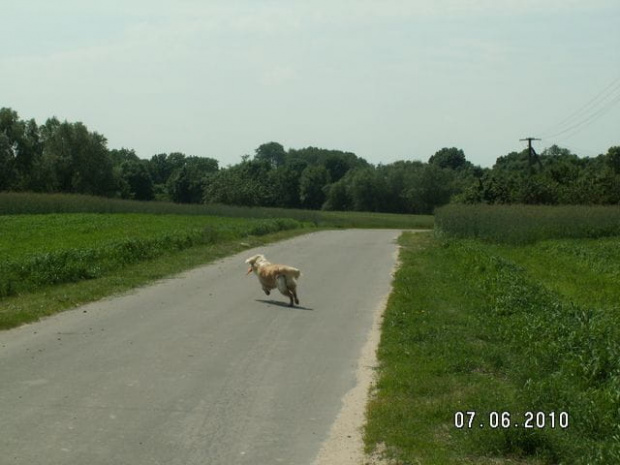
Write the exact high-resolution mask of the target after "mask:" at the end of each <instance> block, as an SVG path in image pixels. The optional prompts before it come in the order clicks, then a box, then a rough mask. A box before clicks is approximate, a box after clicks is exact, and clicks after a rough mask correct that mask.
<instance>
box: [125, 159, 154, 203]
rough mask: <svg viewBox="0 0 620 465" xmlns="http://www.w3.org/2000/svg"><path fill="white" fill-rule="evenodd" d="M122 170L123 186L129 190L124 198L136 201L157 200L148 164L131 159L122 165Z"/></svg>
mask: <svg viewBox="0 0 620 465" xmlns="http://www.w3.org/2000/svg"><path fill="white" fill-rule="evenodd" d="M120 170H121V179H122V181H123V185H124V186H126V189H127V190H126V191H125V192H124V193H123V194H122V197H124V198H130V199H135V200H153V199H154V198H155V193H154V189H153V180H152V179H151V175H150V173H149V170H148V168H147V165H146V162H144V161H142V160H132V159H129V160H126V161H124V162H122V163H121V165H120Z"/></svg>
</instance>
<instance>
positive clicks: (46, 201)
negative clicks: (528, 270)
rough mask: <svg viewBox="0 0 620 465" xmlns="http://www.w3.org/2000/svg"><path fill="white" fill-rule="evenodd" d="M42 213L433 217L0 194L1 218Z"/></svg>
mask: <svg viewBox="0 0 620 465" xmlns="http://www.w3.org/2000/svg"><path fill="white" fill-rule="evenodd" d="M41 213H147V214H156V215H162V214H168V215H185V216H191V215H197V216H205V215H206V216H218V217H227V218H257V219H274V218H290V219H293V220H297V221H300V222H307V223H313V224H314V225H315V226H318V227H327V228H396V229H419V228H422V229H432V228H433V216H432V215H403V214H394V213H368V212H333V211H317V210H296V209H290V208H263V207H236V206H230V205H198V204H192V205H188V204H175V203H168V202H139V201H135V200H120V199H108V198H102V197H92V196H87V195H70V194H34V193H17V192H4V193H0V216H1V215H18V214H41Z"/></svg>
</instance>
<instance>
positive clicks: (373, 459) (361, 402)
mask: <svg viewBox="0 0 620 465" xmlns="http://www.w3.org/2000/svg"><path fill="white" fill-rule="evenodd" d="M401 234H402V232H401ZM399 237H400V235H399ZM396 240H398V239H396ZM393 254H394V258H395V260H394V266H393V267H392V270H391V272H390V274H391V276H392V281H393V279H394V276H395V274H396V271H397V270H398V268H399V267H400V259H399V257H400V246H399V245H398V243H397V246H396V250H395V251H394V253H393ZM391 294H392V285H391V283H390V290H389V291H388V292H387V293H386V294H385V295H384V296H383V297H382V298H381V300H380V302H379V304H378V305H377V307H376V308H375V310H374V312H373V321H372V326H371V328H370V330H369V331H368V336H367V338H366V342H365V343H364V346H363V347H362V350H361V352H360V358H359V360H358V365H357V370H356V384H355V386H354V387H353V388H352V389H351V390H349V392H347V393H346V394H345V396H344V397H343V398H342V408H341V409H340V412H339V413H338V416H337V417H336V420H335V421H334V423H333V424H332V427H331V429H330V431H329V436H328V438H327V439H326V440H325V442H323V444H322V445H321V450H320V451H319V453H318V455H317V457H316V459H315V460H314V462H312V465H332V464H334V463H337V464H339V465H361V464H364V465H381V464H382V463H385V462H382V461H381V460H380V458H379V457H378V456H377V454H373V456H368V455H366V453H365V452H364V439H363V434H364V431H363V429H364V425H365V424H366V406H367V405H368V401H369V400H370V396H371V390H372V387H373V385H374V384H375V382H376V379H377V372H376V370H377V368H378V366H379V360H378V358H377V349H378V348H379V342H380V341H381V328H382V325H383V314H384V312H385V310H386V308H387V304H388V300H389V298H390V295H391Z"/></svg>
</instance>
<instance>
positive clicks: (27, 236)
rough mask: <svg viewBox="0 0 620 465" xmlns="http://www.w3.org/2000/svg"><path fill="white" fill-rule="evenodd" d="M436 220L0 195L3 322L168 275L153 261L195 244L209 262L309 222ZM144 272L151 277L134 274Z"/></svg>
mask: <svg viewBox="0 0 620 465" xmlns="http://www.w3.org/2000/svg"><path fill="white" fill-rule="evenodd" d="M432 225H433V218H432V217H431V216H414V215H393V214H380V213H363V212H317V211H308V210H285V209H273V208H271V209H267V208H242V207H229V206H224V205H178V204H172V203H162V202H137V201H127V200H118V199H107V198H101V197H90V196H82V195H66V194H53V195H50V194H32V193H0V257H2V260H1V261H0V329H1V328H11V327H14V326H17V325H19V324H23V323H26V322H30V321H34V320H36V319H37V318H40V317H41V316H43V315H50V314H53V313H54V312H57V311H60V310H62V309H66V308H70V307H72V306H75V305H77V304H79V303H83V302H87V301H91V300H93V299H95V298H100V297H103V296H105V295H108V294H110V293H113V292H117V291H118V290H119V289H120V290H123V289H127V288H128V285H129V284H130V283H134V282H136V283H144V282H148V279H156V278H157V277H161V276H164V275H165V274H164V271H161V272H156V273H155V274H153V272H152V271H151V270H153V263H154V262H155V261H161V260H163V262H162V263H174V262H175V261H176V260H177V259H178V258H179V257H182V256H185V254H186V251H190V256H191V257H193V253H194V252H196V256H201V257H203V258H202V259H203V262H206V261H209V260H211V258H212V257H215V256H219V254H220V252H219V251H221V250H228V249H229V248H230V247H232V249H230V250H241V249H238V248H237V247H235V244H237V245H238V244H240V243H246V244H253V243H256V241H257V238H258V237H269V238H274V239H275V238H278V237H289V236H291V235H296V234H301V233H304V232H307V231H309V230H310V229H308V228H313V229H314V228H316V227H319V228H340V227H374V228H399V229H401V228H405V229H412V228H432ZM274 234H275V235H274ZM279 234H280V235H279ZM282 234H283V235H282ZM205 247H206V249H205ZM199 250H204V253H203V254H201V253H198V251H199ZM182 261H183V260H182ZM185 262H187V265H186V266H188V267H189V266H197V265H199V264H201V262H200V261H196V260H194V259H191V260H189V261H187V260H185ZM161 268H162V270H165V269H168V268H167V267H166V266H162V267H161ZM181 269H182V267H172V268H170V269H168V271H167V272H169V273H172V272H177V271H180V270H181ZM137 276H138V277H139V276H145V278H144V279H142V278H140V279H138V281H135V277H137ZM146 276H151V277H152V278H146ZM117 281H118V282H122V283H123V284H122V285H120V287H119V285H118V284H116V282H117ZM75 283H77V284H75ZM85 283H87V284H85ZM74 284H75V285H74ZM105 289H107V291H106V290H105Z"/></svg>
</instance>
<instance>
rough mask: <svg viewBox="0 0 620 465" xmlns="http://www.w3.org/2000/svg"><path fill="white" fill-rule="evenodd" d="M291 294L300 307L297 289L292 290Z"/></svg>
mask: <svg viewBox="0 0 620 465" xmlns="http://www.w3.org/2000/svg"><path fill="white" fill-rule="evenodd" d="M291 294H293V297H294V298H295V303H296V304H297V305H299V299H298V298H297V290H296V289H291ZM291 306H292V305H291Z"/></svg>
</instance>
